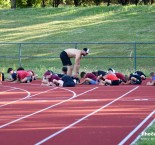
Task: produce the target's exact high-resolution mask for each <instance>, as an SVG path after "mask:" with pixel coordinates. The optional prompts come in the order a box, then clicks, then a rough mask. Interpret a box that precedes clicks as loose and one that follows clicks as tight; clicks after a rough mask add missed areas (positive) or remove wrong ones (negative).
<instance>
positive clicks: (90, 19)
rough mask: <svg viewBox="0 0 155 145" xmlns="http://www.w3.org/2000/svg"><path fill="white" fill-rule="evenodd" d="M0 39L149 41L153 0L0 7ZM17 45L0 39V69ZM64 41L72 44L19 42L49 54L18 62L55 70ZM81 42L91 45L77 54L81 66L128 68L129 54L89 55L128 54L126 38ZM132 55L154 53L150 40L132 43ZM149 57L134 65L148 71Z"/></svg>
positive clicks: (154, 38) (10, 61)
mask: <svg viewBox="0 0 155 145" xmlns="http://www.w3.org/2000/svg"><path fill="white" fill-rule="evenodd" d="M0 42H1V43H3V42H32V43H34V42H40V43H41V42H43V43H44V42H47V43H51V42H155V5H153V6H124V7H123V6H109V7H106V6H101V7H76V8H75V7H62V8H29V9H16V10H11V9H0ZM19 47H20V46H19V45H18V44H0V50H1V51H0V56H3V58H0V71H3V72H5V73H6V70H7V68H8V67H13V68H14V69H16V68H17V67H18V66H19V60H18V58H17V57H18V54H19V51H18V49H19ZM68 47H75V45H73V44H22V46H21V48H22V56H32V57H38V56H39V57H41V56H44V57H49V56H50V57H54V58H44V59H43V58H27V57H24V58H22V62H21V63H22V66H23V67H24V68H25V69H33V70H34V71H35V72H37V73H38V74H39V76H41V75H42V74H43V72H44V71H45V70H47V69H51V70H54V71H56V72H61V67H62V64H61V62H60V59H59V58H58V57H59V53H60V52H61V51H62V50H64V49H65V48H68ZM83 47H88V48H90V49H91V51H90V55H89V57H90V58H88V57H87V58H86V59H82V60H81V71H82V70H85V71H94V70H97V69H103V70H107V69H108V68H109V67H113V68H115V69H116V70H117V71H121V72H123V73H125V74H128V73H130V72H133V71H134V69H133V63H134V61H133V59H131V58H94V57H102V56H126V57H129V56H133V55H134V46H133V45H132V44H122V45H119V44H118V45H116V44H108V45H107V44H102V45H97V44H92V45H91V44H80V45H78V48H79V49H81V48H83ZM137 55H138V56H155V44H138V45H137ZM7 56H9V57H12V58H7ZM56 57H57V58H56ZM154 62H155V58H138V59H137V69H139V70H142V71H144V72H145V73H146V74H147V75H148V74H149V72H150V71H155V66H154V64H155V63H154ZM152 128H153V129H154V126H153V127H152ZM152 128H151V129H152ZM153 131H154V130H153ZM141 140H143V139H141ZM144 144H147V142H144V140H143V142H141V141H140V142H138V145H144ZM153 144H154V142H153ZM150 145H151V144H150Z"/></svg>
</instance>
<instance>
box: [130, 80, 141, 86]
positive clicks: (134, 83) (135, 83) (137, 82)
mask: <svg viewBox="0 0 155 145" xmlns="http://www.w3.org/2000/svg"><path fill="white" fill-rule="evenodd" d="M141 83H142V82H141V80H139V79H136V81H133V80H131V84H132V85H140V84H141Z"/></svg>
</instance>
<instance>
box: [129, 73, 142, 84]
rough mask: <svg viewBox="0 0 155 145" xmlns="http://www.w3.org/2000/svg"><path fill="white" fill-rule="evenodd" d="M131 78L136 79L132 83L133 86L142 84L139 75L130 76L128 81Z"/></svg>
mask: <svg viewBox="0 0 155 145" xmlns="http://www.w3.org/2000/svg"><path fill="white" fill-rule="evenodd" d="M132 77H134V78H136V79H137V80H136V81H135V82H132V83H133V84H141V83H142V79H141V77H140V76H139V75H137V74H130V77H129V80H131V78H132Z"/></svg>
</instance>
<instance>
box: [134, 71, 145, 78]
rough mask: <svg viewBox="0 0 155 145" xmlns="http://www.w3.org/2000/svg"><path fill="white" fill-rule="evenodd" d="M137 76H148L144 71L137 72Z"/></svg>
mask: <svg viewBox="0 0 155 145" xmlns="http://www.w3.org/2000/svg"><path fill="white" fill-rule="evenodd" d="M135 74H138V75H139V76H142V75H144V76H145V77H146V75H145V74H144V73H143V72H142V71H136V72H135Z"/></svg>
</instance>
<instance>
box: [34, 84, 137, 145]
mask: <svg viewBox="0 0 155 145" xmlns="http://www.w3.org/2000/svg"><path fill="white" fill-rule="evenodd" d="M138 87H139V86H137V87H135V88H134V89H132V90H130V91H128V92H127V93H125V94H123V95H121V96H120V97H118V98H116V99H115V100H113V101H111V102H109V103H108V104H106V105H104V106H102V107H100V108H99V109H97V110H95V111H93V112H92V113H89V114H88V115H86V116H84V117H82V118H81V119H79V120H77V121H76V122H73V123H72V124H70V125H68V126H66V127H64V128H63V129H61V130H59V131H57V132H55V133H54V134H51V135H50V136H48V137H46V138H45V139H43V140H41V141H39V142H37V143H36V144H35V145H40V144H43V143H45V142H46V141H48V140H49V139H51V138H53V137H55V136H57V135H59V134H60V133H62V132H64V131H65V130H67V129H69V128H71V127H73V126H74V125H76V124H78V123H80V122H81V121H83V120H85V119H87V118H88V117H90V116H92V115H94V114H95V113H97V112H99V111H101V110H102V109H104V108H106V107H108V106H110V105H111V104H113V103H114V102H116V101H118V100H119V99H121V98H123V97H124V96H126V95H128V94H129V93H131V92H133V91H134V90H136V89H138Z"/></svg>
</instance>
